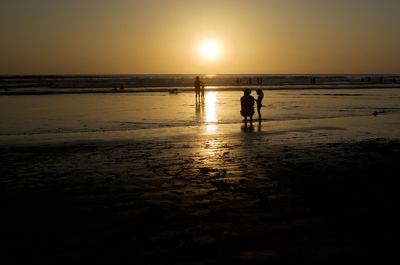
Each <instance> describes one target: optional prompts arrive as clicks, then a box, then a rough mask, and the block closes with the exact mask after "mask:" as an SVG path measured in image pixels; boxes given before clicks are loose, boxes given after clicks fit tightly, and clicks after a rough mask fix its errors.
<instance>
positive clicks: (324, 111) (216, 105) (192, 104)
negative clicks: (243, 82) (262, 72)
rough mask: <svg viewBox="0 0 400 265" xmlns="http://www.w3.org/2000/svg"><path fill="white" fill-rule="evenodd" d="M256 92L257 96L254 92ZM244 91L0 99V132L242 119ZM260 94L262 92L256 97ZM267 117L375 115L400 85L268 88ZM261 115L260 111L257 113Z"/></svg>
mask: <svg viewBox="0 0 400 265" xmlns="http://www.w3.org/2000/svg"><path fill="white" fill-rule="evenodd" d="M253 94H255V93H254V92H253ZM241 96H242V93H241V92H233V91H231V92H228V91H210V92H207V93H206V94H205V97H204V100H203V101H201V102H200V103H196V101H195V98H194V94H193V93H180V94H176V95H174V94H168V93H140V94H136V93H133V94H132V93H126V94H77V95H42V96H2V97H0V106H2V107H1V108H2V111H1V112H0V124H1V125H0V135H29V134H42V133H67V132H101V131H125V130H137V129H148V128H163V127H179V126H193V125H202V124H205V125H207V126H208V127H209V128H210V130H212V128H213V126H217V125H218V124H232V123H240V122H241V121H242V117H241V116H240V114H239V109H240V103H239V99H240V97H241ZM254 96H256V95H254ZM263 105H264V106H263V108H262V115H263V117H262V118H263V120H266V121H271V120H274V121H287V120H298V119H318V118H333V117H346V116H365V115H372V113H373V112H374V111H384V112H385V113H396V112H399V110H400V93H399V90H398V89H365V90H360V89H354V90H352V89H335V90H324V89H321V90H298V91H295V90H286V91H265V97H264V101H263ZM255 118H257V114H256V115H255Z"/></svg>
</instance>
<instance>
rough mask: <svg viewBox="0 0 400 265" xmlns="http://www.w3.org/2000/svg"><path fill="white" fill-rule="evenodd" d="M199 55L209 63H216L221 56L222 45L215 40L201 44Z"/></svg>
mask: <svg viewBox="0 0 400 265" xmlns="http://www.w3.org/2000/svg"><path fill="white" fill-rule="evenodd" d="M199 55H200V56H201V58H203V59H205V60H207V61H214V60H216V59H218V58H219V57H220V56H221V45H220V44H219V42H217V41H215V40H207V41H205V42H203V43H201V44H200V46H199Z"/></svg>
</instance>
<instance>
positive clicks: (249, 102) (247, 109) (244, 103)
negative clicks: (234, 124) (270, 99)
mask: <svg viewBox="0 0 400 265" xmlns="http://www.w3.org/2000/svg"><path fill="white" fill-rule="evenodd" d="M250 94H251V90H250V89H249V88H247V89H245V90H244V96H243V97H241V98H240V105H241V110H240V114H241V115H242V116H243V117H244V124H245V125H247V117H250V125H252V124H253V115H254V102H257V112H258V122H260V123H261V106H262V100H263V98H264V92H263V91H262V90H261V89H260V88H259V89H257V95H258V97H257V100H256V99H255V98H254V97H253V96H251V95H250Z"/></svg>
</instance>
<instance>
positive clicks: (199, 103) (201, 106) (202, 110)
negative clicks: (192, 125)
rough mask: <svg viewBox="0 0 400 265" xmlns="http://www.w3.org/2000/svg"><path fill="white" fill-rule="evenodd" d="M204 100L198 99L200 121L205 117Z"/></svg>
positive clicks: (197, 109) (197, 119) (197, 107)
mask: <svg viewBox="0 0 400 265" xmlns="http://www.w3.org/2000/svg"><path fill="white" fill-rule="evenodd" d="M203 113H204V100H201V101H199V100H197V99H196V121H197V122H198V123H200V122H202V121H203V118H204V114H203Z"/></svg>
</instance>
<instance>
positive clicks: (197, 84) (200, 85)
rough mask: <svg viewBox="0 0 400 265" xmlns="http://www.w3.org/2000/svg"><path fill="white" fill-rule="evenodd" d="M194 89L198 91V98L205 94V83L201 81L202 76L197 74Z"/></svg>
mask: <svg viewBox="0 0 400 265" xmlns="http://www.w3.org/2000/svg"><path fill="white" fill-rule="evenodd" d="M194 91H195V92H196V98H197V97H199V98H200V95H201V96H204V83H203V82H202V81H200V77H198V76H196V80H195V81H194Z"/></svg>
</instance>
